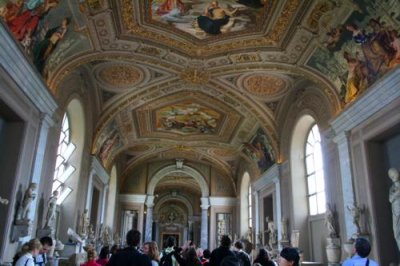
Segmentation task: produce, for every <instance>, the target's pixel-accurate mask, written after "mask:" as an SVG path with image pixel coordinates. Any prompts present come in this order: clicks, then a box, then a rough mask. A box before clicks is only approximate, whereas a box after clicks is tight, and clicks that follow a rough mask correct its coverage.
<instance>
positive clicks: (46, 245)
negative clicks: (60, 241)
mask: <svg viewBox="0 0 400 266" xmlns="http://www.w3.org/2000/svg"><path fill="white" fill-rule="evenodd" d="M40 243H41V244H42V250H41V251H40V253H48V252H49V251H50V249H51V247H52V246H53V239H52V238H51V237H49V236H45V237H42V238H41V239H40Z"/></svg>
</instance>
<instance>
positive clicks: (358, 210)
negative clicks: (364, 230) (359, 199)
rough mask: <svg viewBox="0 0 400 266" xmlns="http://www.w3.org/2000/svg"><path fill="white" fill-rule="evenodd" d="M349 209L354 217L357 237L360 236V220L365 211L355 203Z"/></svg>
mask: <svg viewBox="0 0 400 266" xmlns="http://www.w3.org/2000/svg"><path fill="white" fill-rule="evenodd" d="M347 209H348V210H349V211H350V213H351V216H352V217H353V224H354V225H355V226H356V228H357V232H356V235H357V236H359V235H360V234H361V225H360V219H361V213H362V212H363V209H362V208H360V207H358V206H357V204H356V203H354V204H353V206H347Z"/></svg>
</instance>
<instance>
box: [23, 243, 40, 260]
mask: <svg viewBox="0 0 400 266" xmlns="http://www.w3.org/2000/svg"><path fill="white" fill-rule="evenodd" d="M22 250H23V252H29V253H31V254H32V256H33V257H35V256H37V255H39V254H40V251H41V250H42V243H40V241H39V239H36V238H35V239H31V240H29V242H28V243H26V244H25V245H24V246H23V247H22Z"/></svg>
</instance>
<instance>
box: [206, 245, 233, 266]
mask: <svg viewBox="0 0 400 266" xmlns="http://www.w3.org/2000/svg"><path fill="white" fill-rule="evenodd" d="M227 256H233V257H235V254H234V253H233V252H232V251H231V250H230V249H229V248H227V247H223V246H220V247H218V248H216V249H214V250H213V252H212V253H211V256H210V263H209V264H208V265H209V266H220V264H221V261H222V260H223V258H225V257H227Z"/></svg>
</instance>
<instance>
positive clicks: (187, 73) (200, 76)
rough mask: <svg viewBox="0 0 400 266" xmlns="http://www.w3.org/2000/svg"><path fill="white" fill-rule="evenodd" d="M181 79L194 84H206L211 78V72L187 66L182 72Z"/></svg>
mask: <svg viewBox="0 0 400 266" xmlns="http://www.w3.org/2000/svg"><path fill="white" fill-rule="evenodd" d="M180 77H181V79H183V80H185V81H187V82H189V83H193V84H206V83H207V82H208V81H209V80H210V72H208V71H207V70H204V69H197V68H186V69H184V70H183V71H182V72H181V75H180Z"/></svg>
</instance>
